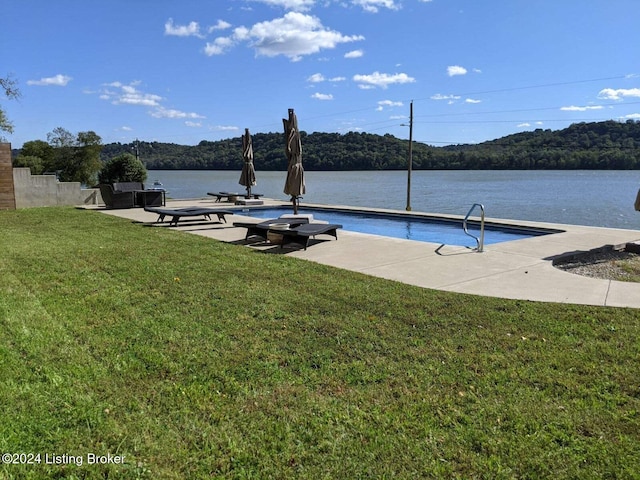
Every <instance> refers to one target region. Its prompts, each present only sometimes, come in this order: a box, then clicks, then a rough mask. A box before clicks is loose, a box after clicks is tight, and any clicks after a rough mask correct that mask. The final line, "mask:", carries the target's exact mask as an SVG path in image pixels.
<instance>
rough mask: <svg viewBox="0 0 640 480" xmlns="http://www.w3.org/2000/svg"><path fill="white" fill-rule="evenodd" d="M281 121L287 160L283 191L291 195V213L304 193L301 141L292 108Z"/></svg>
mask: <svg viewBox="0 0 640 480" xmlns="http://www.w3.org/2000/svg"><path fill="white" fill-rule="evenodd" d="M282 123H283V124H284V136H285V153H286V155H287V160H288V161H289V165H288V167H287V180H286V181H285V184H284V193H286V194H287V195H291V202H292V203H293V213H294V214H297V213H298V204H299V201H300V195H302V194H303V193H305V185H304V168H303V167H302V143H301V141H300V131H299V130H298V119H297V117H296V114H295V113H294V112H293V108H290V109H289V118H288V119H286V118H283V119H282Z"/></svg>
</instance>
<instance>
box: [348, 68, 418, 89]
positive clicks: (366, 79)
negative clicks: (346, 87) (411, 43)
mask: <svg viewBox="0 0 640 480" xmlns="http://www.w3.org/2000/svg"><path fill="white" fill-rule="evenodd" d="M353 81H354V82H356V83H358V84H360V85H359V86H360V88H364V89H368V88H375V87H380V88H387V87H388V86H389V85H393V84H397V83H413V82H415V81H416V80H415V78H413V77H410V76H408V75H407V74H406V73H395V74H393V75H389V74H388V73H380V72H373V73H372V74H370V75H354V76H353Z"/></svg>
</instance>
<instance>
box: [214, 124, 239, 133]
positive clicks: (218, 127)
mask: <svg viewBox="0 0 640 480" xmlns="http://www.w3.org/2000/svg"><path fill="white" fill-rule="evenodd" d="M211 130H222V131H225V132H228V131H232V130H240V129H239V128H238V127H234V126H232V125H216V126H215V127H211Z"/></svg>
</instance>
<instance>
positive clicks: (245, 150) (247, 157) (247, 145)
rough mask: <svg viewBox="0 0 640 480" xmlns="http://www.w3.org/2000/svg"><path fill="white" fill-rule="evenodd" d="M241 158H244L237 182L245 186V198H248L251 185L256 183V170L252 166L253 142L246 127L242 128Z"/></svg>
mask: <svg viewBox="0 0 640 480" xmlns="http://www.w3.org/2000/svg"><path fill="white" fill-rule="evenodd" d="M242 158H244V165H242V173H240V181H239V182H238V183H240V185H243V186H245V187H247V198H250V197H251V187H253V186H254V185H255V184H256V170H255V168H254V166H253V144H252V142H251V135H250V134H249V129H248V128H245V129H244V135H243V136H242Z"/></svg>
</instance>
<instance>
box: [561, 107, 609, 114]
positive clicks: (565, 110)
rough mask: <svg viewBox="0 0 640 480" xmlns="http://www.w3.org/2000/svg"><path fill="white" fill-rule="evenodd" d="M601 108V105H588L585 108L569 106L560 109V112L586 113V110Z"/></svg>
mask: <svg viewBox="0 0 640 480" xmlns="http://www.w3.org/2000/svg"><path fill="white" fill-rule="evenodd" d="M603 108H604V107H603V106H602V105H589V106H586V107H577V106H575V105H571V106H569V107H560V110H562V111H564V112H586V111H587V110H602V109H603Z"/></svg>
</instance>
